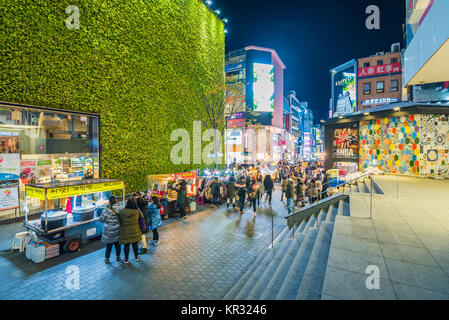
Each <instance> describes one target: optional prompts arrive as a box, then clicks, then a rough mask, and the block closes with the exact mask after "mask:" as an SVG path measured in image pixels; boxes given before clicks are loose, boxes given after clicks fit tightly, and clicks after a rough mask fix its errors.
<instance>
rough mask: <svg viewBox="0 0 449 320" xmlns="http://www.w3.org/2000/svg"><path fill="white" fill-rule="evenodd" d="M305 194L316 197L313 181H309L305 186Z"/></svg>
mask: <svg viewBox="0 0 449 320" xmlns="http://www.w3.org/2000/svg"><path fill="white" fill-rule="evenodd" d="M307 196H308V197H316V196H317V190H316V185H315V183H313V182H310V183H309V185H308V187H307Z"/></svg>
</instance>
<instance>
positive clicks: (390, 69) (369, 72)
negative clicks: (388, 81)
mask: <svg viewBox="0 0 449 320" xmlns="http://www.w3.org/2000/svg"><path fill="white" fill-rule="evenodd" d="M401 71H402V68H401V63H400V62H395V63H389V64H383V65H380V66H371V67H365V68H359V78H366V77H374V76H380V75H386V74H390V73H399V72H401Z"/></svg>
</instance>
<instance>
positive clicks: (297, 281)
mask: <svg viewBox="0 0 449 320" xmlns="http://www.w3.org/2000/svg"><path fill="white" fill-rule="evenodd" d="M317 235H318V229H317V228H312V229H309V230H308V231H307V234H306V237H305V238H304V241H303V242H302V243H301V247H300V248H299V251H298V252H297V254H296V256H295V258H294V260H293V263H292V265H291V266H290V270H289V271H288V273H287V276H286V277H285V279H284V282H283V284H282V286H281V288H280V290H279V293H278V294H277V296H276V300H295V299H296V295H297V294H298V290H299V287H300V286H301V281H302V278H303V276H304V273H305V271H306V267H307V264H308V262H309V258H310V255H311V253H312V249H313V247H314V244H315V240H316V237H317Z"/></svg>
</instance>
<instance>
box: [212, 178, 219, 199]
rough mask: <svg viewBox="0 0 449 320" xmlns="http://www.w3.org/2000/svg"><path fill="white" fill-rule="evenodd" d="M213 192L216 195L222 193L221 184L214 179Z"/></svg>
mask: <svg viewBox="0 0 449 320" xmlns="http://www.w3.org/2000/svg"><path fill="white" fill-rule="evenodd" d="M210 189H211V193H212V194H213V195H214V196H218V195H220V184H219V183H218V182H216V181H213V182H212V183H211V185H210Z"/></svg>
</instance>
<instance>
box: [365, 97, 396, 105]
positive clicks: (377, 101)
mask: <svg viewBox="0 0 449 320" xmlns="http://www.w3.org/2000/svg"><path fill="white" fill-rule="evenodd" d="M398 101H399V99H396V98H378V99H369V100H365V101H363V102H362V104H363V105H368V104H382V103H391V102H398Z"/></svg>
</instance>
